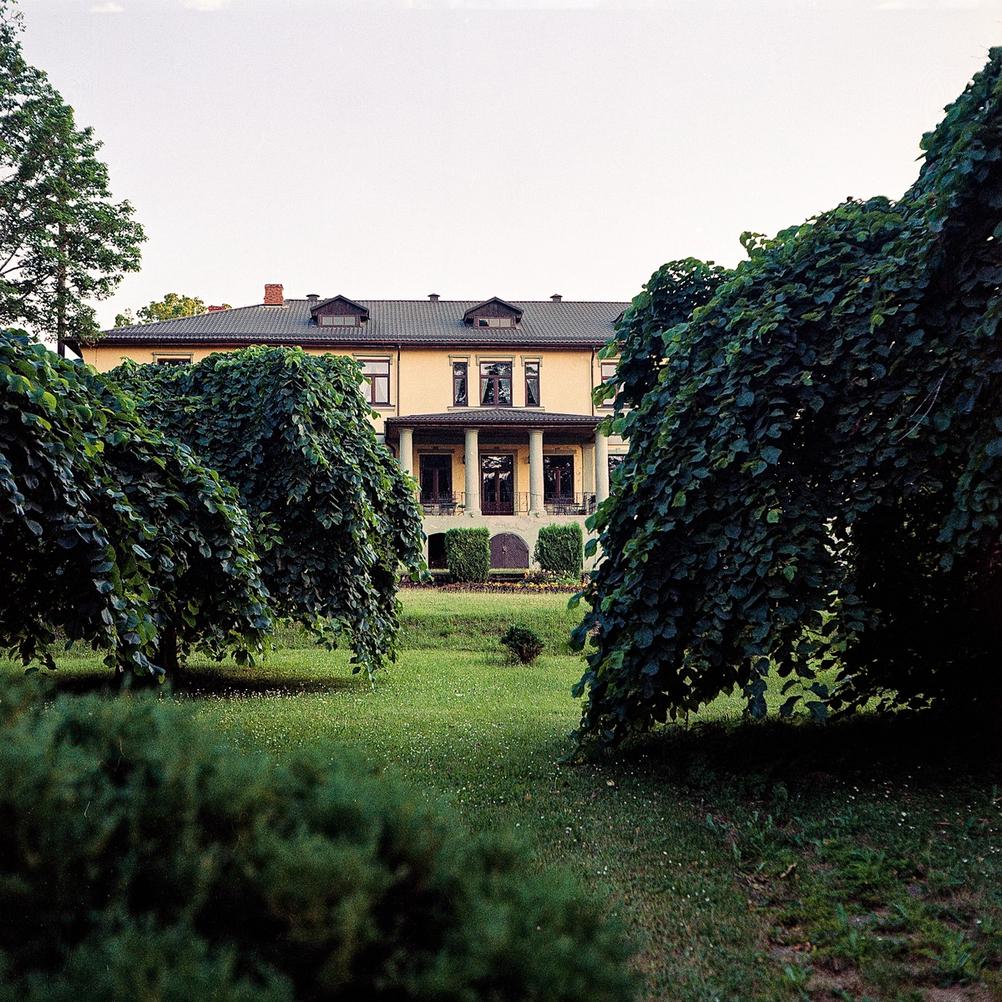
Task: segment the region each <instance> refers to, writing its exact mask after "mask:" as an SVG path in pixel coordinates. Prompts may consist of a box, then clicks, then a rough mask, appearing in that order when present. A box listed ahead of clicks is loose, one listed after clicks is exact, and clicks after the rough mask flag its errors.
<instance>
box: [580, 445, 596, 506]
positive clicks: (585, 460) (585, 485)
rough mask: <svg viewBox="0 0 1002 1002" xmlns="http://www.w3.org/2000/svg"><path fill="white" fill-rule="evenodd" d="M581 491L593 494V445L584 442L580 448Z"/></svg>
mask: <svg viewBox="0 0 1002 1002" xmlns="http://www.w3.org/2000/svg"><path fill="white" fill-rule="evenodd" d="M581 491H582V493H584V494H594V493H595V443H594V442H585V443H584V444H583V445H582V446H581Z"/></svg>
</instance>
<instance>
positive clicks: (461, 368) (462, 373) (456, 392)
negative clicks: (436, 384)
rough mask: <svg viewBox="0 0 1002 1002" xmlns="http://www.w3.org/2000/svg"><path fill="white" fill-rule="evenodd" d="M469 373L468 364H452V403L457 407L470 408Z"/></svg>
mask: <svg viewBox="0 0 1002 1002" xmlns="http://www.w3.org/2000/svg"><path fill="white" fill-rule="evenodd" d="M468 372H469V365H467V363H466V362H453V363H452V402H453V404H454V405H455V406H456V407H468V406H469V403H470V391H469V389H468V385H469V384H468V376H467V374H468Z"/></svg>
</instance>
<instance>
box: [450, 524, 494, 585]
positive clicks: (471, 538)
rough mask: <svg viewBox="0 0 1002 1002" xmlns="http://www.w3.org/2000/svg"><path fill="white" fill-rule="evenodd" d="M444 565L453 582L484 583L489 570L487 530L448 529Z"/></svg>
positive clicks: (489, 547)
mask: <svg viewBox="0 0 1002 1002" xmlns="http://www.w3.org/2000/svg"><path fill="white" fill-rule="evenodd" d="M445 565H446V567H448V568H449V575H450V576H451V577H452V579H453V580H454V581H486V580H487V575H488V574H489V573H490V570H491V534H490V532H489V531H488V530H487V529H449V531H448V532H447V533H446V534H445Z"/></svg>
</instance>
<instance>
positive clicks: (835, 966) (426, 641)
mask: <svg viewBox="0 0 1002 1002" xmlns="http://www.w3.org/2000/svg"><path fill="white" fill-rule="evenodd" d="M402 600H403V604H404V618H403V631H402V639H403V641H404V649H403V651H402V653H401V657H400V660H399V662H398V663H397V665H395V666H394V667H393V668H392V669H390V670H388V671H387V672H385V673H384V674H383V675H382V677H381V678H380V679H379V680H378V682H377V685H376V686H375V687H374V688H373V687H371V686H370V685H369V683H368V681H367V680H365V679H364V678H362V677H361V676H357V675H356V676H352V675H351V674H350V673H349V672H348V670H347V662H348V657H347V655H346V654H345V653H343V652H333V653H331V652H327V651H324V650H321V649H317V648H315V647H311V646H304V645H306V644H307V643H308V641H307V639H306V638H305V637H304V636H303V635H302V634H300V633H298V632H296V631H287V632H286V633H284V634H283V635H282V636H281V637H280V646H279V649H277V650H275V651H274V652H272V653H270V654H269V656H268V657H267V658H266V660H265V662H264V663H263V664H262V665H260V666H258V667H257V668H255V669H252V670H247V669H241V668H239V667H237V666H235V665H225V664H224V665H214V664H213V665H208V664H200V663H195V664H193V665H192V668H191V671H190V672H189V675H188V678H187V679H186V680H185V683H184V685H183V686H180V687H178V689H177V690H176V691H175V693H174V694H173V698H176V699H178V700H179V701H181V702H182V704H183V705H184V706H186V707H190V709H191V712H192V713H193V714H195V715H197V716H198V717H200V718H202V719H203V720H205V721H207V722H208V723H210V724H211V725H213V726H215V727H218V728H219V729H220V730H221V731H223V732H225V733H226V734H227V735H229V736H230V738H231V740H232V742H233V744H234V747H235V749H236V750H237V751H239V748H240V747H242V746H244V745H256V746H262V747H266V748H268V749H270V750H271V751H272V752H274V753H275V754H278V755H281V754H284V753H286V752H288V751H289V750H291V749H294V748H297V747H302V746H308V745H322V746H323V747H325V748H329V749H330V753H331V754H332V755H350V756H355V757H357V758H360V759H362V760H363V761H364V762H366V763H368V764H369V765H370V766H372V767H374V768H377V769H385V770H390V771H392V772H394V773H397V774H401V775H403V776H404V777H405V778H406V779H408V780H409V781H410V782H411V783H412V784H414V785H415V786H417V787H419V788H420V789H422V790H425V791H426V792H427V795H428V796H429V797H435V798H441V799H444V800H446V801H448V802H449V803H450V804H451V805H452V806H453V807H454V808H455V809H456V810H457V811H458V812H459V813H460V814H461V816H462V817H463V818H464V820H465V822H466V824H467V825H468V826H469V827H470V829H471V830H484V829H494V828H499V827H504V828H512V829H515V830H517V831H519V832H521V833H522V835H523V837H524V838H526V839H527V840H528V841H529V843H530V845H531V846H532V848H533V850H534V852H535V854H536V858H537V859H538V861H539V865H540V866H541V867H548V866H563V867H565V868H568V869H570V870H571V871H573V872H574V873H576V874H577V876H578V878H579V879H580V881H581V883H582V885H583V886H584V887H585V888H586V889H587V890H588V891H589V892H590V893H592V894H594V895H596V896H597V897H598V898H599V899H600V900H602V901H603V902H605V903H606V907H607V908H608V910H609V912H610V913H611V914H613V915H615V916H617V917H618V918H619V920H620V921H622V923H623V924H624V925H625V927H626V928H627V930H628V931H629V933H630V935H631V936H632V937H633V939H634V941H635V943H636V944H637V948H638V952H637V958H636V964H637V967H638V969H639V970H640V971H641V972H642V974H643V976H644V978H645V983H646V995H647V997H648V998H649V999H652V1000H653V999H687V1000H688V999H691V1000H711V999H785V998H791V999H797V998H817V999H829V998H830V999H838V998H841V999H850V998H851V999H864V998H872V999H884V998H886V999H902V1000H903V999H930V1000H931V999H960V998H970V999H989V998H995V997H1002V981H999V979H998V969H999V962H1000V953H1002V890H1000V889H1002V859H1000V850H1002V846H1000V839H999V832H1000V796H999V789H998V787H996V786H995V785H994V783H995V782H997V781H998V776H999V769H998V766H999V755H998V751H999V749H998V747H997V742H995V743H994V744H993V741H992V740H991V739H990V738H989V739H988V740H978V732H977V729H976V728H967V729H966V730H964V729H961V730H958V729H956V728H952V727H948V726H947V725H946V724H943V723H936V722H933V721H901V722H896V723H894V724H891V725H887V724H884V723H879V724H878V722H875V721H873V720H869V721H868V720H861V721H859V722H857V723H854V724H849V725H839V726H837V727H836V726H829V727H826V728H817V727H805V726H800V727H796V728H793V727H790V726H786V725H782V726H780V725H771V726H764V727H763V726H760V725H750V724H742V723H741V722H740V710H741V703H740V700H739V699H737V698H736V697H728V698H725V699H721V700H719V701H718V702H717V703H715V704H714V705H713V706H712V707H710V708H708V709H707V710H706V711H705V712H704V713H703V714H702V715H701V717H700V721H699V722H696V723H695V724H694V725H691V726H689V727H688V728H682V727H675V728H670V729H666V730H665V731H662V732H660V733H658V734H655V735H651V736H649V737H647V738H644V739H642V740H638V741H637V742H635V743H634V744H633V745H631V746H630V747H629V748H627V749H624V750H623V752H622V753H621V754H620V755H618V756H616V757H606V756H602V755H599V756H593V757H591V758H590V759H588V760H586V761H584V762H583V763H575V764H571V763H569V762H568V761H567V756H568V754H569V753H570V752H571V751H572V749H573V745H572V743H571V741H570V740H569V739H568V733H569V732H570V731H571V730H572V729H573V727H574V726H575V725H576V723H577V718H578V714H579V712H580V707H579V704H578V703H577V702H576V701H574V700H573V699H572V698H571V697H570V694H569V691H570V688H571V685H572V684H573V683H574V682H575V681H576V680H577V679H578V677H579V676H580V674H581V671H582V668H583V661H582V659H581V657H580V656H579V655H575V654H571V653H569V648H568V647H567V643H566V638H567V634H568V633H569V631H570V629H571V628H572V627H573V625H574V624H575V623H576V622H577V620H578V615H579V614H578V613H577V612H571V611H569V610H567V607H566V605H567V596H566V595H525V596H523V595H490V594H463V593H455V592H431V591H405V592H404V593H403V594H402ZM512 622H520V623H523V624H526V625H529V626H531V627H532V628H533V629H535V630H537V632H539V633H540V635H541V636H543V638H544V640H545V641H546V644H547V648H546V653H544V655H543V656H542V657H541V658H540V659H539V661H538V662H537V663H536V664H534V665H532V666H530V667H523V666H513V665H511V664H509V663H508V662H507V660H506V659H505V658H504V657H503V654H502V649H501V648H500V645H499V644H498V637H499V636H500V634H501V633H502V632H503V631H504V630H505V629H506V628H507V626H508V625H510V624H511V623H512ZM57 675H58V679H59V681H60V684H61V685H62V686H64V687H66V688H69V689H73V688H90V687H92V685H93V683H94V681H95V680H96V679H98V678H100V675H99V673H98V672H97V670H96V659H95V658H93V657H92V656H73V657H66V658H65V659H63V661H62V662H61V664H60V671H59V672H58V673H57Z"/></svg>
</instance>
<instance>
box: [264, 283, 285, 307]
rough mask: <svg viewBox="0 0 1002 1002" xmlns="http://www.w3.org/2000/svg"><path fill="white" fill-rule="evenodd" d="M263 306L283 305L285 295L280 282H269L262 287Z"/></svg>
mask: <svg viewBox="0 0 1002 1002" xmlns="http://www.w3.org/2000/svg"><path fill="white" fill-rule="evenodd" d="M264 305H265V306H285V296H284V295H283V294H282V286H281V284H275V283H269V284H268V285H266V286H265V287H264Z"/></svg>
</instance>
